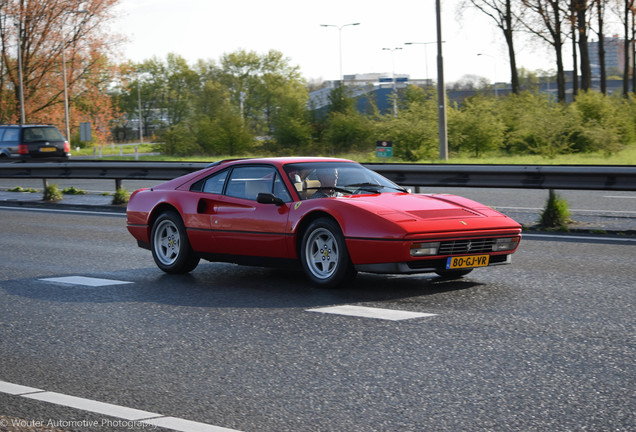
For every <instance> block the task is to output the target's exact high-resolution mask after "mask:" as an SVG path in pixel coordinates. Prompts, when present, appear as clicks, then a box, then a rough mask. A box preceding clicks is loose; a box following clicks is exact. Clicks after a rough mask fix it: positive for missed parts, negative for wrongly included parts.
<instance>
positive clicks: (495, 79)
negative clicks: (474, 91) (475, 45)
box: [477, 53, 497, 97]
mask: <svg viewBox="0 0 636 432" xmlns="http://www.w3.org/2000/svg"><path fill="white" fill-rule="evenodd" d="M482 56H483V57H490V58H491V59H492V66H493V68H494V70H495V76H494V77H493V79H492V88H493V89H494V92H495V97H497V62H496V61H495V58H494V57H493V56H491V55H489V54H484V53H479V54H477V57H482Z"/></svg>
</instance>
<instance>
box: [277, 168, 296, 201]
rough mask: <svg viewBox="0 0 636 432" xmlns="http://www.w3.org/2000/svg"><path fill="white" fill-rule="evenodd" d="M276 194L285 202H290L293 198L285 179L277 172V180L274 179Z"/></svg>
mask: <svg viewBox="0 0 636 432" xmlns="http://www.w3.org/2000/svg"><path fill="white" fill-rule="evenodd" d="M274 195H276V196H277V197H278V198H280V199H282V200H283V201H285V202H290V201H291V200H292V199H291V195H289V191H288V190H287V188H286V187H285V183H283V179H281V177H280V175H279V174H276V180H274Z"/></svg>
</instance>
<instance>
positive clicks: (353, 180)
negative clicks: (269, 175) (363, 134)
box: [285, 162, 406, 200]
mask: <svg viewBox="0 0 636 432" xmlns="http://www.w3.org/2000/svg"><path fill="white" fill-rule="evenodd" d="M285 172H286V173H287V175H288V176H289V179H290V180H291V182H292V184H293V185H294V187H295V188H296V191H298V195H299V196H300V198H301V199H303V200H304V199H312V198H328V197H335V196H346V195H364V194H379V193H386V192H406V190H405V189H404V188H401V187H400V186H398V185H396V184H395V183H393V182H391V181H390V180H388V179H386V178H384V177H382V176H381V175H380V174H378V173H376V172H374V171H371V170H370V169H367V168H365V167H363V166H362V165H359V164H357V163H353V162H306V163H294V164H288V165H285Z"/></svg>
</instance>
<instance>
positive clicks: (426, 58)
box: [404, 41, 443, 84]
mask: <svg viewBox="0 0 636 432" xmlns="http://www.w3.org/2000/svg"><path fill="white" fill-rule="evenodd" d="M442 42H443V41H442ZM434 43H437V41H433V42H404V45H424V62H425V67H426V82H427V84H428V49H427V48H426V46H427V45H431V44H434Z"/></svg>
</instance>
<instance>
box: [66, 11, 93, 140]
mask: <svg viewBox="0 0 636 432" xmlns="http://www.w3.org/2000/svg"><path fill="white" fill-rule="evenodd" d="M67 13H68V14H74V15H75V14H85V13H88V11H85V10H78V11H70V12H67ZM63 28H64V23H62V35H63V36H62V37H64V30H63ZM62 82H63V84H64V126H65V127H66V139H67V140H68V141H69V142H71V127H70V117H71V116H70V112H69V106H68V82H67V78H66V38H64V40H62Z"/></svg>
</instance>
